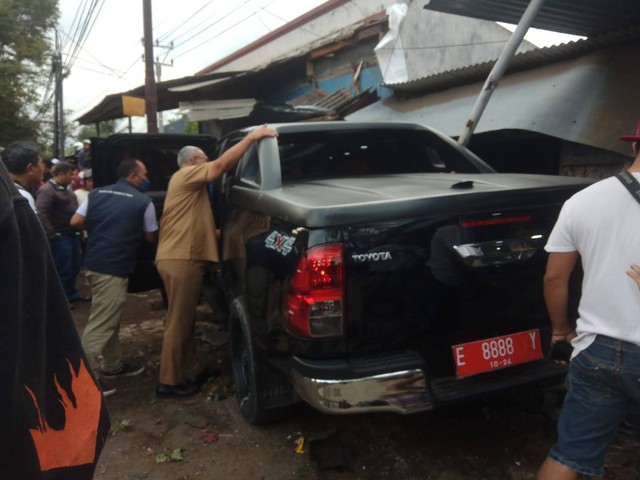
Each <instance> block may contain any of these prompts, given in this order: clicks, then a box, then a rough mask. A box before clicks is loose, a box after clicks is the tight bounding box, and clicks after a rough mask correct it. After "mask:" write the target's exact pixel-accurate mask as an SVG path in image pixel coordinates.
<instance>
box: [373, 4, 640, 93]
mask: <svg viewBox="0 0 640 480" xmlns="http://www.w3.org/2000/svg"><path fill="white" fill-rule="evenodd" d="M639 5H640V2H639ZM638 39H640V26H632V27H628V28H624V29H620V30H617V31H612V32H609V33H606V34H603V35H597V36H594V37H591V38H587V39H584V40H578V41H575V42H569V43H565V44H562V45H557V46H553V47H546V48H540V49H536V50H531V51H528V52H524V53H519V54H517V55H515V56H514V57H513V58H512V60H511V62H510V63H509V67H508V68H507V72H506V73H514V72H518V71H523V70H528V69H532V68H536V67H540V66H543V65H550V64H552V63H555V62H560V61H563V60H569V59H572V58H577V57H579V56H581V55H585V54H587V53H589V52H593V51H596V50H599V49H602V48H607V47H613V46H618V45H625V44H630V43H633V42H635V41H637V40H638ZM494 63H495V61H491V62H484V63H480V64H477V65H470V66H468V67H464V68H458V69H455V70H449V71H447V72H442V73H438V74H436V75H430V76H427V77H422V78H419V79H416V80H412V81H410V82H404V83H394V84H385V87H388V88H390V89H392V90H394V91H395V92H397V93H406V94H424V93H429V92H435V91H439V90H443V89H447V88H453V87H457V86H459V85H465V84H468V83H473V82H476V81H478V80H484V79H486V77H487V75H489V72H490V71H491V68H492V67H493V64H494Z"/></svg>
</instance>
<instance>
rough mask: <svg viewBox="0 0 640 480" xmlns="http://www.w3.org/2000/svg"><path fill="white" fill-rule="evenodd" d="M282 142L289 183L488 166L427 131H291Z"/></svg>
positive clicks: (284, 171)
mask: <svg viewBox="0 0 640 480" xmlns="http://www.w3.org/2000/svg"><path fill="white" fill-rule="evenodd" d="M278 147H279V153H280V168H281V172H282V183H283V184H286V183H291V182H296V181H301V180H320V179H327V178H343V177H353V176H362V175H389V174H406V173H451V172H455V173H478V172H481V171H487V168H488V167H486V165H483V164H482V163H481V162H480V163H478V161H477V158H475V157H473V155H469V154H468V153H467V152H466V151H465V150H464V149H461V148H458V147H457V146H455V145H452V144H451V143H449V142H446V141H445V140H443V139H442V138H440V137H439V136H437V135H435V134H433V133H431V132H425V131H401V130H374V131H371V130H367V131H339V132H312V133H308V132H305V133H290V134H281V135H280V137H279V138H278ZM483 167H484V168H483ZM488 170H489V171H490V168H489V169H488Z"/></svg>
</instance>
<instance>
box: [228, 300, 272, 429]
mask: <svg viewBox="0 0 640 480" xmlns="http://www.w3.org/2000/svg"><path fill="white" fill-rule="evenodd" d="M245 312H246V310H245V308H244V304H243V302H242V300H241V299H236V300H234V302H233V304H232V306H231V316H230V323H229V350H230V353H231V368H232V372H233V381H234V383H235V390H236V393H235V395H236V400H237V401H238V404H239V405H240V413H242V416H243V417H244V418H245V420H247V421H248V422H249V423H251V424H253V425H257V424H262V423H267V422H270V421H274V420H276V419H278V418H280V417H281V415H282V411H283V409H282V408H278V407H276V408H273V407H272V408H268V407H267V406H266V404H267V400H266V399H267V388H266V385H267V381H268V375H269V374H270V372H269V370H270V368H269V367H268V366H266V365H263V364H262V362H260V361H259V359H257V358H256V353H255V349H254V348H253V341H252V338H251V333H250V330H249V322H248V321H247V316H246V313H245Z"/></svg>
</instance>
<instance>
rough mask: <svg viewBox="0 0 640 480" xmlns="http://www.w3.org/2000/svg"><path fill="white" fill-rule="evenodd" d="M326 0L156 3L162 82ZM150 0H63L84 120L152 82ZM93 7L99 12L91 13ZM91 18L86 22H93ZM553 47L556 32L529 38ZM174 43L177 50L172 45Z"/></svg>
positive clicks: (77, 107) (72, 97) (70, 82)
mask: <svg viewBox="0 0 640 480" xmlns="http://www.w3.org/2000/svg"><path fill="white" fill-rule="evenodd" d="M325 1H326V0H178V1H174V0H152V15H153V38H154V42H157V43H158V44H159V45H160V47H156V48H155V57H156V58H158V57H159V58H160V59H161V60H162V61H163V63H167V64H170V63H171V62H172V61H173V66H162V67H161V68H162V80H170V79H174V78H180V77H184V76H188V75H193V74H194V73H196V72H197V71H199V70H201V69H203V68H205V67H206V66H208V65H210V64H212V63H214V62H215V61H216V60H219V59H221V58H224V57H225V56H227V55H228V54H230V53H232V52H234V51H235V50H237V49H239V48H241V47H242V46H244V45H246V44H248V43H251V42H252V41H254V40H256V39H258V38H260V37H262V36H264V35H266V34H267V33H269V32H270V31H272V30H275V29H277V28H279V27H281V26H282V25H284V24H285V23H287V22H288V21H291V20H293V19H294V18H296V17H298V16H300V15H302V14H303V13H305V12H307V11H309V10H311V9H313V8H315V7H316V6H318V5H320V4H322V3H324V2H325ZM142 3H143V2H142V0H108V1H107V0H60V11H61V19H60V24H59V32H60V39H61V44H62V47H63V48H62V51H63V63H64V64H65V65H66V66H67V67H68V69H69V72H70V73H69V76H68V77H67V78H66V79H65V81H64V97H63V102H64V109H65V111H71V115H70V120H73V119H75V118H77V117H78V116H79V115H81V114H83V113H85V112H86V111H88V110H89V109H91V108H92V107H94V106H95V105H97V104H98V103H99V102H100V101H101V100H102V98H103V97H104V96H105V95H108V94H111V93H118V92H122V91H126V90H130V89H132V88H135V87H138V86H140V85H143V84H144V62H143V60H142V54H143V50H144V49H143V45H142V36H143V20H142ZM92 8H93V10H91V9H92ZM87 18H90V19H91V22H90V23H88V24H86V25H85V24H84V23H85V22H86V19H87ZM527 38H528V39H530V40H531V41H533V42H534V43H536V44H538V45H540V46H545V45H548V44H549V42H551V41H554V40H555V39H556V38H555V37H551V38H550V37H549V36H543V37H539V36H538V37H537V38H532V37H527ZM171 42H173V48H166V47H169V46H170V45H171Z"/></svg>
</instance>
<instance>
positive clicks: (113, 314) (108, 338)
mask: <svg viewBox="0 0 640 480" xmlns="http://www.w3.org/2000/svg"><path fill="white" fill-rule="evenodd" d="M85 276H86V278H87V281H88V282H89V286H90V287H91V312H90V314H89V320H88V321H87V325H86V326H85V328H84V331H83V332H82V348H83V349H84V351H85V353H86V355H87V359H88V360H89V365H90V366H91V368H92V369H93V370H94V372H96V373H99V371H100V369H102V370H104V371H107V372H110V371H115V370H117V369H118V368H120V367H121V366H122V344H121V343H120V338H119V332H120V320H121V319H122V307H123V306H124V302H125V300H126V299H127V284H128V282H129V280H128V279H127V278H121V277H114V276H112V275H106V274H104V273H98V272H93V271H91V270H87V271H86V272H85ZM100 357H102V365H101V364H100Z"/></svg>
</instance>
